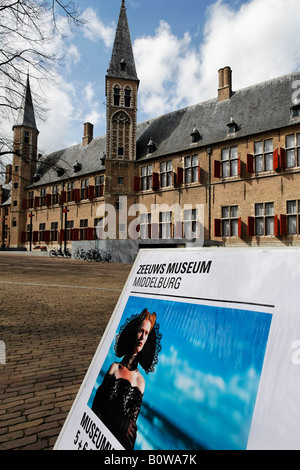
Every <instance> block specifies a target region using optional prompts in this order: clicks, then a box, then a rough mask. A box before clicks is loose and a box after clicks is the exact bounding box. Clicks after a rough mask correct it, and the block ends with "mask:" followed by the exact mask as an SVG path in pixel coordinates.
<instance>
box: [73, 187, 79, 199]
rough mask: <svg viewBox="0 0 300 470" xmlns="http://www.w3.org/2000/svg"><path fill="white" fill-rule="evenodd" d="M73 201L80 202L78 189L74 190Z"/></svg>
mask: <svg viewBox="0 0 300 470" xmlns="http://www.w3.org/2000/svg"><path fill="white" fill-rule="evenodd" d="M74 201H75V202H80V189H74Z"/></svg>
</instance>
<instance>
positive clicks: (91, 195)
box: [88, 186, 95, 199]
mask: <svg viewBox="0 0 300 470" xmlns="http://www.w3.org/2000/svg"><path fill="white" fill-rule="evenodd" d="M94 197H95V186H89V187H88V199H94Z"/></svg>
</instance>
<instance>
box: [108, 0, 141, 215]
mask: <svg viewBox="0 0 300 470" xmlns="http://www.w3.org/2000/svg"><path fill="white" fill-rule="evenodd" d="M138 88H139V79H138V77H137V73H136V68H135V61H134V56H133V51H132V43H131V37H130V31H129V26H128V20H127V11H126V5H125V0H122V5H121V10H120V15H119V20H118V25H117V30H116V35H115V41H114V46H113V51H112V56H111V61H110V64H109V68H108V71H107V75H106V100H107V102H106V119H107V123H106V128H107V131H106V186H105V196H106V200H107V202H109V203H111V204H114V205H116V206H117V204H118V202H117V201H118V199H119V196H130V195H132V193H133V180H134V171H135V160H136V125H137V98H138Z"/></svg>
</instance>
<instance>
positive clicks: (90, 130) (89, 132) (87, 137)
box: [82, 122, 94, 147]
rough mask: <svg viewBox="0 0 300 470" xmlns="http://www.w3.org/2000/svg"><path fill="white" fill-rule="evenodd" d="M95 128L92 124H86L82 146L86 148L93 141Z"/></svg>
mask: <svg viewBox="0 0 300 470" xmlns="http://www.w3.org/2000/svg"><path fill="white" fill-rule="evenodd" d="M93 134H94V126H93V124H91V123H90V122H86V123H85V124H84V130H83V139H82V145H83V147H86V146H87V145H89V143H90V142H92V140H93Z"/></svg>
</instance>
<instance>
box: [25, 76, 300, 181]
mask: <svg viewBox="0 0 300 470" xmlns="http://www.w3.org/2000/svg"><path fill="white" fill-rule="evenodd" d="M296 80H300V71H299V72H295V73H292V74H289V75H285V76H283V77H280V78H277V79H274V80H269V81H267V82H263V83H260V84H258V85H254V86H251V87H248V88H244V89H242V90H239V91H236V92H234V93H233V96H232V97H231V98H230V99H229V100H225V101H222V102H219V101H218V99H217V98H216V99H212V100H209V101H206V102H204V103H199V104H197V105H195V106H190V107H187V108H184V109H181V110H178V111H175V112H172V113H169V114H165V115H163V116H161V117H158V118H155V119H151V120H149V121H145V122H142V123H140V124H138V125H137V160H138V161H141V162H142V161H145V160H148V159H149V160H152V159H153V158H158V157H163V156H166V155H171V154H174V153H178V152H180V151H185V150H188V149H195V148H198V147H206V146H208V145H213V144H216V143H218V142H224V141H225V142H226V141H227V140H233V141H234V140H236V139H240V138H241V137H246V136H250V135H255V134H259V133H262V132H266V131H269V130H274V129H280V128H284V127H287V126H290V125H293V124H300V118H299V117H298V118H292V117H291V108H292V107H293V106H294V105H295V103H293V101H292V97H293V94H295V88H293V87H292V85H293V83H294V82H295V81H296ZM299 88H300V87H299ZM298 96H299V98H300V92H299V93H298ZM231 116H233V118H234V121H235V122H236V123H237V124H238V126H239V127H238V130H237V132H236V133H235V134H234V135H228V127H227V124H228V123H229V122H230V118H231ZM195 126H196V128H197V129H198V130H199V132H200V135H201V140H200V141H199V142H198V143H197V144H192V140H191V135H190V134H191V132H192V131H193V128H194V127H195ZM150 137H151V138H152V140H153V141H154V142H155V143H156V144H157V150H156V151H155V152H154V153H152V154H151V155H148V154H147V144H148V142H149V139H150ZM105 149H106V137H105V136H102V137H99V138H95V139H94V140H93V141H92V142H91V143H90V144H89V145H88V146H86V147H83V146H82V145H77V146H74V147H71V148H67V149H64V150H61V151H59V152H54V153H53V154H51V155H49V156H48V157H47V160H48V163H47V165H46V166H45V165H43V166H42V168H39V171H40V172H41V174H42V177H41V179H40V181H39V182H38V183H37V184H36V185H42V184H44V185H45V184H49V183H55V182H56V181H61V180H63V179H66V178H72V177H79V176H83V175H86V174H91V173H94V172H98V171H101V170H104V167H103V166H102V165H101V160H100V159H101V158H102V157H103V154H104V153H105ZM76 160H77V161H78V162H79V163H81V164H82V169H81V171H80V172H78V173H75V172H74V170H73V165H74V164H75V161H76ZM53 164H55V166H56V167H57V166H61V167H62V168H65V169H66V172H65V175H64V176H63V177H61V178H58V177H57V174H56V168H53ZM33 186H35V185H33Z"/></svg>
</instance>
